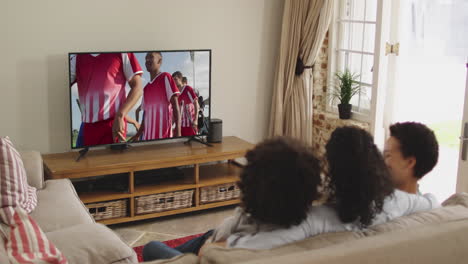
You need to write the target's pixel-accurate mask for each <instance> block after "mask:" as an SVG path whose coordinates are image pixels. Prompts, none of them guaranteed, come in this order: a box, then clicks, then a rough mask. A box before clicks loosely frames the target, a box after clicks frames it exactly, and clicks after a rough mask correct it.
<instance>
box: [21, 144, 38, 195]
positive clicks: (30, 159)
mask: <svg viewBox="0 0 468 264" xmlns="http://www.w3.org/2000/svg"><path fill="white" fill-rule="evenodd" d="M20 154H21V158H22V159H23V164H24V168H25V169H26V175H27V177H28V184H29V185H31V186H33V187H36V188H37V189H38V190H41V189H43V188H44V167H43V164H42V157H41V154H40V153H39V152H38V151H20Z"/></svg>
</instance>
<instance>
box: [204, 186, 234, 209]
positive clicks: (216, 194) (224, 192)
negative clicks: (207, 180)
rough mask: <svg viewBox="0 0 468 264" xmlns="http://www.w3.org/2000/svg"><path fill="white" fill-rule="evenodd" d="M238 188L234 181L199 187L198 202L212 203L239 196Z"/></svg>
mask: <svg viewBox="0 0 468 264" xmlns="http://www.w3.org/2000/svg"><path fill="white" fill-rule="evenodd" d="M239 196H240V189H239V187H237V184H236V183H235V182H232V183H225V184H220V185H215V186H207V187H203V188H201V191H200V203H202V204H206V203H212V202H219V201H225V200H232V199H236V198H239Z"/></svg>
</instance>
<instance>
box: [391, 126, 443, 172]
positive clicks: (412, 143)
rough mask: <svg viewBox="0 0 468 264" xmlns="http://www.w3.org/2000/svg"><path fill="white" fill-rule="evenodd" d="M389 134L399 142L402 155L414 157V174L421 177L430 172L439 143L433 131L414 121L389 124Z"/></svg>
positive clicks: (437, 154)
mask: <svg viewBox="0 0 468 264" xmlns="http://www.w3.org/2000/svg"><path fill="white" fill-rule="evenodd" d="M390 136H392V137H394V138H396V139H397V140H398V142H399V143H400V151H401V153H402V154H403V157H405V158H408V157H414V158H415V159H416V165H415V166H414V176H415V177H416V178H418V179H421V178H422V177H423V176H424V175H426V174H427V173H428V172H430V171H431V170H432V169H433V168H434V167H435V165H436V164H437V160H438V159H439V144H438V143H437V139H436V136H435V135H434V132H433V131H432V130H431V129H429V128H428V127H427V126H425V125H423V124H421V123H416V122H404V123H396V124H393V125H391V126H390Z"/></svg>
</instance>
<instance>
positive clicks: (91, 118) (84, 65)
mask: <svg viewBox="0 0 468 264" xmlns="http://www.w3.org/2000/svg"><path fill="white" fill-rule="evenodd" d="M70 73H71V82H72V83H75V82H76V83H77V85H78V96H79V100H80V107H81V119H82V122H84V123H95V122H98V121H103V120H107V119H109V118H113V117H114V116H115V113H116V112H117V111H118V110H119V107H120V106H121V105H122V104H123V103H125V99H126V94H125V85H126V83H127V82H128V81H130V80H131V79H132V78H133V76H134V75H136V74H142V73H143V71H142V70H141V67H140V64H139V63H138V60H137V59H136V57H135V55H134V54H133V53H101V54H77V55H76V56H73V57H71V59H70Z"/></svg>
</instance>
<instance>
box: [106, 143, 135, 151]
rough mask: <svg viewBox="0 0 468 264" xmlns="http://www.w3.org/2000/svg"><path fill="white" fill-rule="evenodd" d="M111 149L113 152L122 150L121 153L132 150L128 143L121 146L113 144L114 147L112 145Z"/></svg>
mask: <svg viewBox="0 0 468 264" xmlns="http://www.w3.org/2000/svg"><path fill="white" fill-rule="evenodd" d="M109 148H110V149H111V150H120V151H123V150H126V149H129V148H130V144H128V143H127V142H123V143H120V144H112V145H110V147H109Z"/></svg>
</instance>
